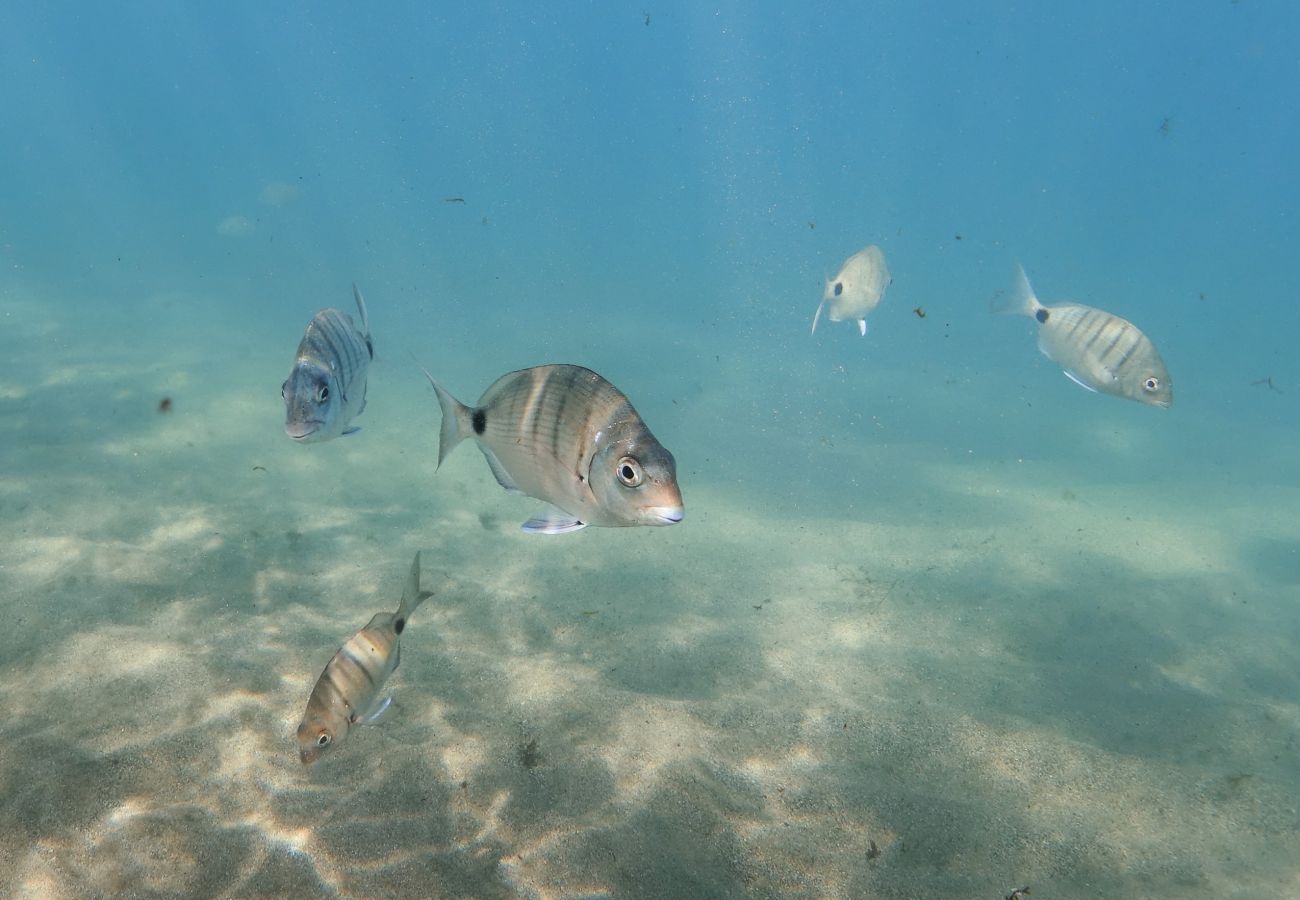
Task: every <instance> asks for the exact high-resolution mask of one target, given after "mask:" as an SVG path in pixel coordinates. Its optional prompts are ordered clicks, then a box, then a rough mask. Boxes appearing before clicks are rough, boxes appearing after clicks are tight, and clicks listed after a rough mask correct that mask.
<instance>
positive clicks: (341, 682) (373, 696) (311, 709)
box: [298, 553, 433, 766]
mask: <svg viewBox="0 0 1300 900" xmlns="http://www.w3.org/2000/svg"><path fill="white" fill-rule="evenodd" d="M432 596H433V591H422V590H420V554H419V553H416V554H415V560H414V562H412V563H411V571H410V574H409V575H407V577H406V586H405V588H404V589H403V590H402V602H401V604H400V605H399V606H398V607H397V612H395V613H376V614H375V615H374V617H373V618H371V620H370V624H369V625H367V626H366V627H365V628H363V629H361V630H360V631H358V632H357V633H356V634H354V635H352V637H351V638H349V639H348V642H347V643H346V644H344V645H343V646H342V647H340V648H339V651H338V652H337V653H335V654H334V658H333V659H331V660H330V661H329V663H328V664H327V665H326V666H325V671H323V672H321V675H320V678H318V679H317V680H316V687H315V688H314V689H312V692H311V699H309V700H308V701H307V711H306V712H305V713H304V714H303V717H302V723H301V724H300V725H299V726H298V758H299V759H301V760H302V764H303V765H304V766H310V765H312V764H313V763H314V762H316V760H318V759H320V758H321V756H323V755H324V754H325V753H326V752H327V751H329V750H330V749H332V748H334V747H337V746H338V745H339V744H340V743H342V741H343V739H344V738H346V737H347V736H348V731H349V730H350V729H351V728H352V726H353V725H371V724H373V723H375V722H377V721H379V719H380V717H382V716H383V714H384V711H385V710H387V709H388V705H389V704H390V703H391V702H392V700H393V698H392V696H390V695H386V694H384V683H385V682H386V681H388V676H390V675H392V674H393V671H394V670H395V669H396V668H397V664H398V662H400V660H401V654H400V652H399V651H400V649H401V648H400V645H399V644H398V640H399V638H400V637H401V635H402V632H403V631H405V630H406V623H407V622H408V621H409V620H410V618H411V613H413V612H415V608H416V607H417V606H419V605H420V604H421V603H423V602H424V601H425V600H426V599H428V598H429V597H432Z"/></svg>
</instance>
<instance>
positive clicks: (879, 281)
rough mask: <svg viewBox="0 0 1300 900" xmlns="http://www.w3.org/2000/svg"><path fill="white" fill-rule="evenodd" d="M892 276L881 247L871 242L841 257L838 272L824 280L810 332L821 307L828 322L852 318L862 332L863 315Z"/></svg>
mask: <svg viewBox="0 0 1300 900" xmlns="http://www.w3.org/2000/svg"><path fill="white" fill-rule="evenodd" d="M893 280H894V279H893V277H892V276H891V275H890V274H889V266H887V265H886V264H885V252H884V251H883V250H881V249H880V248H879V247H877V246H876V245H875V244H872V245H871V246H869V247H864V248H863V249H861V250H859V251H858V252H857V253H855V254H853V255H852V256H850V257H849V258H848V259H846V260H845V261H844V265H843V266H841V267H840V272H839V274H838V275H836V276H835V277H834V278H831V279H829V280H828V281H827V282H826V289H825V291H823V293H822V302H821V303H819V304H818V305H817V312H816V313H814V314H813V323H812V333H813V334H816V333H817V320H818V319H820V318H821V315H822V309H825V310H826V317H827V318H828V319H830V320H831V321H832V322H847V321H856V322H857V323H858V334H861V335H864V336H865V335H866V333H867V316H868V315H870V314H871V311H872V310H873V309H875V308H876V307H877V306H879V305H880V301H881V300H882V299H884V296H885V289H886V288H888V287H889V285H890V284H891V283H892V282H893Z"/></svg>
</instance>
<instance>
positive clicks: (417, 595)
mask: <svg viewBox="0 0 1300 900" xmlns="http://www.w3.org/2000/svg"><path fill="white" fill-rule="evenodd" d="M432 596H433V591H422V590H420V551H419V550H417V551H416V552H415V559H414V560H412V561H411V571H410V573H409V574H408V575H407V576H406V585H405V587H403V588H402V602H401V604H400V605H399V606H398V607H397V613H396V614H395V615H394V616H393V630H394V631H396V632H397V633H398V634H401V633H402V631H403V630H404V629H405V628H406V623H407V621H408V620H409V619H410V618H411V613H413V612H415V608H416V607H417V606H419V605H420V604H421V603H423V602H424V601H425V600H427V599H429V598H430V597H432Z"/></svg>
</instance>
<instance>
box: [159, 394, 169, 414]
mask: <svg viewBox="0 0 1300 900" xmlns="http://www.w3.org/2000/svg"><path fill="white" fill-rule="evenodd" d="M171 411H172V398H171V397H163V398H162V399H161V400H159V401H158V412H160V413H169V412H171Z"/></svg>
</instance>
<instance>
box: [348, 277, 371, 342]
mask: <svg viewBox="0 0 1300 900" xmlns="http://www.w3.org/2000/svg"><path fill="white" fill-rule="evenodd" d="M352 297H353V298H354V299H355V300H356V301H357V312H359V313H360V314H361V333H362V334H363V335H365V338H366V349H367V350H369V351H370V358H371V359H374V358H375V342H374V341H372V340H371V339H370V313H368V312H366V298H365V297H362V296H361V288H359V287H357V283H356V282H355V281H354V282H352Z"/></svg>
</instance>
